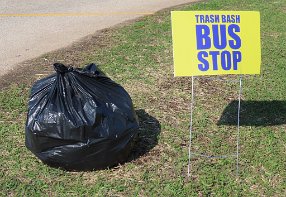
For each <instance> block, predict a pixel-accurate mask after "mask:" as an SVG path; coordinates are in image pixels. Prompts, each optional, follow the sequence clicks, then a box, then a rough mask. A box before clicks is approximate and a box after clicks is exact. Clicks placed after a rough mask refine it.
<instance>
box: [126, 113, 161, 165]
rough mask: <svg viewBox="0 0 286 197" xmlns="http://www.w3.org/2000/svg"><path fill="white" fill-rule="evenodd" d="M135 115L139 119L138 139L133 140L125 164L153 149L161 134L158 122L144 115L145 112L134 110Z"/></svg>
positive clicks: (146, 114)
mask: <svg viewBox="0 0 286 197" xmlns="http://www.w3.org/2000/svg"><path fill="white" fill-rule="evenodd" d="M136 114H137V116H138V119H139V132H138V138H137V139H136V140H135V143H134V147H133V149H132V151H131V153H130V155H129V158H128V160H127V162H128V161H132V160H136V159H137V158H139V157H140V156H142V155H144V154H146V153H148V152H149V151H150V150H151V149H152V148H154V147H155V146H156V145H157V144H158V136H159V134H160V132H161V125H160V123H159V121H158V120H157V119H156V118H154V117H153V116H150V115H149V114H148V113H146V112H145V110H143V109H140V110H136Z"/></svg>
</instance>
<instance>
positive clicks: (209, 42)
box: [171, 11, 261, 176]
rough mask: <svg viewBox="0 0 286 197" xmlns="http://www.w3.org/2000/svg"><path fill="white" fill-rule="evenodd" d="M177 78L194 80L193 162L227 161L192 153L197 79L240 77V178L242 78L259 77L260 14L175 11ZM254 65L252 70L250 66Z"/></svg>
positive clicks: (173, 13)
mask: <svg viewBox="0 0 286 197" xmlns="http://www.w3.org/2000/svg"><path fill="white" fill-rule="evenodd" d="M171 18H172V37H173V54H174V76H175V77H179V76H191V77H192V100H191V109H190V110H191V115H190V131H189V132H190V143H189V149H188V152H189V157H188V176H190V174H191V158H192V155H194V156H203V157H207V158H225V157H227V156H207V155H201V154H196V153H193V152H192V151H191V148H192V132H193V110H194V95H195V92H194V79H195V76H205V75H225V74H234V75H240V77H239V94H238V109H237V136H236V154H234V155H232V156H235V157H236V175H237V176H238V175H239V152H240V150H239V135H240V130H239V129H240V107H241V93H242V75H245V74H260V64H261V46H260V13H259V12H256V11H172V12H171ZM249 65H251V66H249Z"/></svg>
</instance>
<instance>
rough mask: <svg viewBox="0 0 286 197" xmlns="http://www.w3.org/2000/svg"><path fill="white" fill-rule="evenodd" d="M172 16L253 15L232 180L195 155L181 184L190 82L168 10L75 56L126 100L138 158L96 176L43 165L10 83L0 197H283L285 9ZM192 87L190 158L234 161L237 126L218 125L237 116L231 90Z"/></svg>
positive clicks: (0, 134)
mask: <svg viewBox="0 0 286 197" xmlns="http://www.w3.org/2000/svg"><path fill="white" fill-rule="evenodd" d="M180 9H183V10H259V11H260V13H261V41H262V74H261V75H260V76H246V77H244V79H243V101H244V102H243V103H242V104H244V105H243V106H242V114H243V116H242V120H244V121H243V122H242V126H241V155H240V176H239V179H238V180H237V179H236V176H235V160H234V159H203V158H198V157H195V158H193V160H192V167H193V168H192V176H191V178H187V176H186V175H187V162H188V154H187V153H188V139H189V132H188V129H189V128H188V127H189V107H190V105H189V103H190V99H191V96H190V85H191V81H190V79H189V78H175V79H174V78H173V75H172V73H173V71H172V64H173V63H172V61H173V60H172V40H171V24H170V11H163V12H159V13H157V14H155V15H154V16H148V17H145V18H143V19H140V20H139V21H136V22H134V23H132V24H130V25H127V26H124V27H121V28H117V29H115V30H111V31H109V32H108V33H107V34H106V35H105V36H106V38H103V41H105V42H106V44H105V45H102V46H96V45H95V46H94V48H93V50H91V51H92V52H90V51H83V52H81V54H82V57H81V58H80V60H79V62H78V64H84V63H89V62H96V63H98V64H100V68H101V69H102V70H103V71H104V72H105V73H106V74H107V75H108V76H110V77H111V78H112V79H114V80H115V81H117V82H118V83H120V84H122V85H123V86H124V87H125V88H126V90H127V91H128V92H129V93H130V95H131V97H132V99H133V102H134V105H135V108H136V110H137V111H138V113H139V117H140V119H141V140H140V141H139V142H138V145H137V150H136V151H137V152H136V151H135V153H134V154H135V155H136V154H137V156H138V155H141V156H140V157H139V158H137V159H135V160H132V161H130V162H127V163H125V164H123V165H120V166H118V167H116V168H113V169H107V170H101V171H94V172H66V171H62V170H60V169H54V168H50V167H47V166H45V165H44V164H42V163H41V162H40V161H39V160H37V159H36V158H35V157H34V156H33V155H32V153H31V152H29V151H28V150H27V149H26V148H25V145H24V124H25V118H26V117H25V116H26V110H27V106H26V104H27V102H28V94H29V89H30V86H31V83H25V84H22V85H20V86H19V85H17V84H12V85H11V86H10V87H9V88H8V89H5V90H2V91H1V93H0V103H1V106H0V156H1V159H0V166H1V168H0V192H1V193H0V194H1V196H7V195H8V196H9V195H10V196H81V195H85V196H285V194H286V147H285V143H286V133H285V131H286V113H285V108H286V104H285V103H286V50H285V48H286V33H285V32H286V1H285V0H273V1H271V0H213V1H206V2H201V3H196V4H192V5H190V6H184V7H181V8H180ZM52 55H53V54H52ZM52 55H50V56H52ZM83 57H84V58H83ZM83 59H84V61H82V60H83ZM234 78H235V77H234ZM18 84H19V83H18ZM195 85H196V86H195V87H196V89H195V92H196V97H195V98H196V108H195V111H194V140H193V147H192V149H193V151H196V152H199V153H206V154H210V155H221V154H233V153H234V152H235V140H236V139H235V137H236V136H235V134H236V127H235V125H233V122H230V124H221V125H217V122H218V120H219V118H220V116H221V115H222V114H223V113H225V111H224V110H228V111H227V112H228V113H235V107H232V106H231V105H230V103H232V102H235V100H237V90H238V85H237V84H236V83H225V82H219V81H206V80H204V79H203V78H201V79H198V80H196V84H195ZM252 101H253V103H252ZM267 104H269V106H270V107H267V106H265V105H267ZM253 105H255V108H253V109H254V110H252V111H247V110H248V109H251V107H253ZM256 109H261V110H260V111H259V110H258V111H257V112H256ZM275 112H277V113H275ZM146 114H148V117H149V118H148V119H146ZM268 114H270V115H269V116H268ZM276 114H279V116H277V115H276ZM278 119H279V120H278ZM147 120H148V121H147ZM149 120H153V121H151V122H150V121H149ZM263 120H267V121H268V122H269V123H271V124H263V123H264V122H265V121H263ZM158 122H159V123H160V127H159V126H158ZM159 130H160V133H159ZM145 149H146V150H148V151H146V150H145ZM144 150H145V153H144V154H140V153H138V151H139V152H140V151H143V152H144Z"/></svg>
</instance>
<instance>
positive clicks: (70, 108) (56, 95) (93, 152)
mask: <svg viewBox="0 0 286 197" xmlns="http://www.w3.org/2000/svg"><path fill="white" fill-rule="evenodd" d="M54 68H55V70H56V72H57V73H56V74H53V75H51V76H49V77H47V78H44V79H41V80H39V81H37V82H36V83H35V84H34V86H33V87H32V90H31V98H30V101H29V111H28V115H27V121H26V147H27V148H28V149H29V150H31V151H32V152H33V153H34V154H35V155H36V156H37V157H38V158H39V159H40V160H42V161H43V162H44V163H45V164H48V165H50V166H53V167H60V168H63V169H67V170H95V169H103V168H107V167H112V166H114V165H117V164H118V163H121V162H124V161H125V160H126V159H127V157H128V154H129V153H130V151H131V148H132V146H133V143H134V140H135V138H136V136H137V132H138V119H137V116H136V114H135V112H134V109H133V105H132V100H131V98H130V96H129V95H128V93H127V92H126V91H125V90H124V89H123V87H121V86H120V85H118V84H117V83H115V82H113V81H112V80H111V79H109V78H108V77H106V76H105V75H104V74H103V73H102V72H101V71H99V70H98V69H97V67H96V65H95V64H90V65H88V66H86V67H85V68H84V69H76V68H72V67H66V66H64V65H63V64H59V63H56V64H54Z"/></svg>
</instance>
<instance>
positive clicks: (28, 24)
mask: <svg viewBox="0 0 286 197" xmlns="http://www.w3.org/2000/svg"><path fill="white" fill-rule="evenodd" d="M192 1H195V0H122V1H118V0H25V1H23V0H0V28H1V29H0V75H3V74H5V73H7V72H8V71H9V70H11V69H13V68H15V67H16V65H17V64H18V63H20V62H22V61H25V60H28V59H31V58H35V57H38V56H40V55H42V54H44V53H47V52H49V51H53V50H56V49H59V48H62V47H66V46H68V45H70V44H72V43H73V42H75V41H77V40H79V39H80V38H82V37H84V36H87V35H89V34H92V33H95V32H96V31H98V30H101V29H104V28H108V27H111V26H113V25H116V24H118V23H121V22H124V21H126V20H130V19H134V18H136V17H140V16H143V15H148V14H152V13H154V12H156V11H158V10H160V9H163V8H167V7H171V6H174V5H179V4H183V3H188V2H192Z"/></svg>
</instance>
